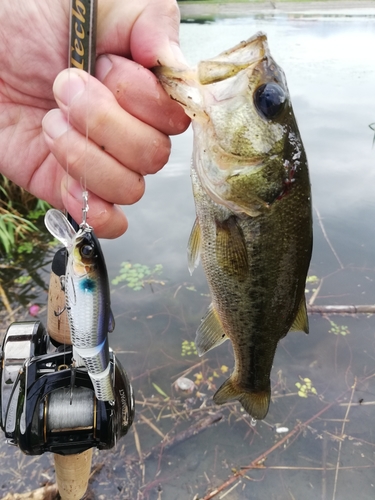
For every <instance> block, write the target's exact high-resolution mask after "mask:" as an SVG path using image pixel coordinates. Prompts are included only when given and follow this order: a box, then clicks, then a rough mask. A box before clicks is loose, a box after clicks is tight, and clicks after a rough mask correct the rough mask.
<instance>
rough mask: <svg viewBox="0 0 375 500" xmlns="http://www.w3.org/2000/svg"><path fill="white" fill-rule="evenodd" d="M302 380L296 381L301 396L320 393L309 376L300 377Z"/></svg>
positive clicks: (305, 396)
mask: <svg viewBox="0 0 375 500" xmlns="http://www.w3.org/2000/svg"><path fill="white" fill-rule="evenodd" d="M300 379H301V381H302V382H296V383H295V386H296V387H297V389H298V396H299V397H300V398H307V397H308V395H309V394H315V396H316V395H317V394H318V393H317V392H316V389H315V387H313V385H312V382H311V380H310V379H309V378H307V377H306V378H302V377H300Z"/></svg>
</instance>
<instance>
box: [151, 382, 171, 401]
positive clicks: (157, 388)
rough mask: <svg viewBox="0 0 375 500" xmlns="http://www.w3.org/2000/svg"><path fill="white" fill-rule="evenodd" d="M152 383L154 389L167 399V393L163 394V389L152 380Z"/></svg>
mask: <svg viewBox="0 0 375 500" xmlns="http://www.w3.org/2000/svg"><path fill="white" fill-rule="evenodd" d="M152 385H153V386H154V389H155V390H156V391H157V392H158V393H159V394H161V395H162V396H163V397H165V398H167V399H169V396H167V394H165V392H164V391H163V389H161V388H160V387H159V386H158V385H156V384H154V382H152Z"/></svg>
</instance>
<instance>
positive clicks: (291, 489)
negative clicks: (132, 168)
mask: <svg viewBox="0 0 375 500" xmlns="http://www.w3.org/2000/svg"><path fill="white" fill-rule="evenodd" d="M245 13H246V7H244V12H243V14H242V17H235V18H222V17H220V18H216V19H215V18H211V19H209V20H208V21H207V20H206V21H207V22H202V20H197V21H195V20H194V18H191V17H190V18H189V16H188V19H186V21H187V22H184V23H183V24H182V26H181V44H182V49H183V51H184V53H185V55H186V57H187V59H188V61H189V62H190V63H192V64H194V63H196V62H197V61H198V60H200V59H202V58H205V57H212V56H214V55H216V54H218V53H219V52H220V51H222V50H225V49H228V48H230V47H232V46H233V45H235V44H237V43H238V42H239V41H241V40H245V39H247V38H249V37H250V36H251V35H253V34H254V33H255V32H257V31H264V32H265V33H266V34H267V35H268V40H269V46H270V50H271V53H272V55H273V57H274V58H275V60H276V61H277V63H278V64H280V66H281V67H282V68H283V69H284V71H285V74H286V77H287V81H288V86H289V90H290V93H291V96H292V102H293V106H294V112H295V115H296V117H297V121H298V124H299V128H300V132H301V136H302V139H303V142H304V145H305V149H306V152H307V156H308V160H309V168H310V176H311V183H312V194H313V207H314V252H313V258H312V262H311V268H310V271H309V276H310V278H309V280H308V283H307V285H306V289H307V301H308V303H309V304H310V305H312V304H314V305H366V304H375V237H374V236H375V234H374V233H375V222H374V221H375V202H374V195H373V193H374V186H375V168H374V159H375V150H374V148H373V140H374V132H373V131H372V130H371V129H370V128H369V125H370V124H371V123H373V122H375V105H374V102H375V101H374V98H373V96H374V88H375V87H374V84H375V52H374V50H373V47H374V46H375V30H374V20H375V10H366V11H361V10H359V9H358V10H357V11H354V10H353V11H343V12H341V13H340V11H332V12H329V13H325V14H324V13H323V12H312V11H304V12H303V13H300V14H293V13H291V12H288V13H283V12H279V11H267V12H257V11H250V12H249V14H246V15H245ZM198 21H199V22H198ZM191 151H192V131H191V129H189V130H188V131H187V132H186V133H185V134H183V135H182V136H179V137H176V138H174V139H173V151H172V155H171V158H170V161H169V163H168V165H167V166H166V167H165V168H164V169H163V171H162V172H160V173H158V174H157V175H156V176H153V177H149V178H147V179H146V184H147V189H146V194H145V196H144V198H143V199H142V200H141V201H140V202H139V203H137V204H136V205H135V206H131V207H126V208H125V210H126V213H127V216H128V219H129V230H128V231H127V233H126V234H125V235H124V236H123V237H121V238H119V239H118V240H116V241H103V242H102V247H103V251H104V253H105V256H106V261H107V266H108V271H109V276H110V279H111V280H113V279H114V278H115V277H116V276H118V275H119V274H120V267H121V263H123V262H129V263H130V264H131V266H132V267H131V268H130V269H133V270H135V271H134V272H138V273H143V277H142V275H140V274H138V278H139V280H140V281H141V282H142V281H143V283H141V285H142V284H143V285H144V286H143V287H142V288H141V289H140V290H135V289H134V288H130V287H129V286H127V285H126V283H127V282H126V281H123V282H121V283H119V284H117V285H111V289H112V308H113V312H114V315H115V318H116V329H115V331H114V332H113V333H112V334H111V336H110V344H111V346H112V348H113V349H114V350H115V351H116V352H117V353H118V356H119V358H120V359H121V362H122V364H123V365H124V367H125V368H126V370H127V372H128V374H129V376H130V378H131V380H132V384H133V387H134V390H135V395H136V419H135V423H134V426H133V428H132V430H131V431H130V432H129V434H128V435H127V436H126V437H125V438H124V439H122V440H121V441H120V442H119V443H118V445H117V447H116V448H115V449H114V450H112V451H111V452H100V453H99V452H97V453H95V455H94V464H95V465H96V466H97V468H96V469H95V470H96V473H95V474H94V475H93V479H92V483H91V486H90V487H91V496H92V498H112V499H115V498H119V499H127V498H129V499H136V498H140V499H141V498H150V499H155V500H156V499H162V500H177V499H191V500H192V499H198V498H200V499H203V498H205V495H207V494H208V493H209V492H210V491H213V490H215V488H220V487H222V485H223V483H224V482H225V481H227V480H228V478H234V479H233V481H232V482H231V483H230V484H228V486H227V487H226V488H224V487H223V488H222V491H221V493H219V494H218V495H217V496H216V497H215V498H224V495H225V494H226V495H225V498H226V499H228V500H236V499H246V498H249V499H257V498H267V499H275V500H276V499H277V500H279V499H280V500H284V499H287V498H290V499H293V498H304V499H305V500H308V499H311V500H316V499H317V498H321V499H324V500H325V499H332V500H335V499H340V500H342V499H352V498H353V497H358V498H372V497H373V496H374V494H375V479H374V469H375V428H374V421H375V320H374V317H373V316H371V315H366V314H362V315H346V316H344V315H340V316H338V315H336V316H335V315H330V316H327V315H310V334H309V335H305V334H303V333H295V332H293V333H289V334H288V335H287V336H286V337H285V339H283V340H282V341H281V342H280V343H279V347H278V350H277V353H276V357H275V360H274V366H273V370H272V377H271V378H272V402H271V406H270V410H269V413H268V415H267V417H266V419H265V420H264V421H261V422H258V423H257V424H256V426H255V427H253V426H251V423H250V418H249V417H248V415H247V414H245V413H244V412H243V411H242V410H241V408H240V405H239V404H238V403H232V404H229V405H226V406H223V407H219V406H215V405H214V404H213V402H212V396H213V394H214V392H215V388H218V387H219V386H220V385H221V383H222V382H223V381H224V380H225V378H227V374H226V370H227V369H229V370H231V368H232V366H233V354H232V351H231V346H230V343H229V342H227V343H224V344H223V345H222V346H220V347H218V348H216V349H215V350H213V351H210V352H209V353H208V354H206V355H205V356H204V357H203V358H198V356H197V355H196V354H195V352H194V348H193V346H192V342H193V341H194V338H195V331H196V328H197V326H198V325H199V322H200V319H201V317H202V316H203V315H204V313H205V310H206V309H207V307H208V305H209V303H210V297H209V294H208V287H207V284H206V280H205V276H204V274H203V271H202V268H201V267H199V268H198V269H197V270H195V272H194V274H193V275H192V276H190V274H189V272H188V269H187V258H186V245H187V241H188V238H189V234H190V230H191V227H192V224H193V221H194V217H195V212H194V201H193V197H192V192H191V184H190V172H189V166H190V157H191ZM135 264H140V265H141V266H143V267H140V266H134V265H135ZM127 270H128V271H129V267H128V268H127ZM135 288H137V286H136V287H135ZM42 319H43V321H44V320H45V318H44V317H43V316H42ZM182 375H183V376H186V377H188V378H190V379H191V380H192V381H194V382H195V384H196V385H197V390H196V391H195V392H194V393H193V394H192V395H189V396H185V395H182V394H181V393H180V392H179V391H178V390H177V389H176V387H175V386H174V382H175V381H176V380H177V379H178V378H179V377H181V376H182ZM306 379H308V380H306ZM208 416H209V417H210V418H211V419H212V420H217V419H219V418H221V419H220V420H219V421H218V422H217V423H215V424H212V425H209V424H208V421H207V417H208ZM198 429H199V430H200V431H201V432H199V433H197V435H195V436H192V437H190V438H188V434H189V432H193V431H194V430H198ZM281 431H282V432H281ZM165 436H166V437H165ZM163 437H165V440H164V445H161V444H160V443H161V441H162V439H163ZM174 438H176V441H173V439H174ZM171 441H172V442H173V444H174V446H170V445H169V444H168V443H170V442H171ZM0 453H1V457H2V464H3V465H2V467H1V468H0V487H1V488H2V489H1V491H2V492H3V493H4V494H6V493H7V492H9V491H12V492H16V491H18V492H21V491H25V490H28V489H32V488H35V487H38V486H40V485H41V483H42V482H43V481H48V480H52V479H53V465H52V461H51V457H50V456H48V455H45V456H43V457H36V458H35V457H26V456H23V455H22V454H20V453H19V452H18V451H17V450H15V449H14V448H11V447H8V446H7V445H5V443H4V442H3V438H2V444H1V448H0ZM140 456H141V457H142V460H140ZM247 466H249V468H248V469H244V468H246V467H247ZM244 470H245V473H244V474H243V475H242V477H239V476H238V477H234V475H235V474H236V472H238V471H244ZM210 498H211V497H210Z"/></svg>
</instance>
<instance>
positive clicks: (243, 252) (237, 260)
mask: <svg viewBox="0 0 375 500" xmlns="http://www.w3.org/2000/svg"><path fill="white" fill-rule="evenodd" d="M215 223H216V258H217V262H218V264H219V266H220V267H221V268H222V269H223V270H224V271H225V272H226V273H228V274H231V275H235V276H238V277H240V276H242V277H245V276H246V275H247V273H248V266H249V263H248V256H247V248H246V243H245V238H244V235H243V233H242V229H241V228H240V226H239V225H238V223H237V221H236V217H234V216H231V217H229V219H226V220H225V221H223V222H219V221H215Z"/></svg>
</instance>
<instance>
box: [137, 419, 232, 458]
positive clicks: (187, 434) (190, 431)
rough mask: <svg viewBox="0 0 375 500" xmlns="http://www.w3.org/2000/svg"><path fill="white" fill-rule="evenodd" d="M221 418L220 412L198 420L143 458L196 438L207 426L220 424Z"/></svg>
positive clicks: (155, 447)
mask: <svg viewBox="0 0 375 500" xmlns="http://www.w3.org/2000/svg"><path fill="white" fill-rule="evenodd" d="M222 418H223V414H222V413H220V412H217V413H213V414H208V415H207V416H206V417H204V418H202V419H200V420H198V422H195V423H194V424H192V425H191V426H190V427H188V428H187V429H186V430H184V431H182V432H180V433H178V434H176V435H175V436H173V437H171V438H170V439H167V440H164V441H162V442H161V443H159V444H157V445H156V446H154V447H153V448H151V450H150V451H149V452H148V453H146V454H145V457H144V458H149V457H151V456H156V455H158V454H159V453H160V452H163V451H166V450H169V449H171V448H172V447H173V446H176V445H177V444H180V443H182V442H184V441H186V440H187V439H189V438H191V437H193V436H196V435H197V434H200V433H201V432H203V431H205V430H206V429H207V428H208V427H209V426H211V425H212V424H216V423H217V422H220V420H221V419H222Z"/></svg>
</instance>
